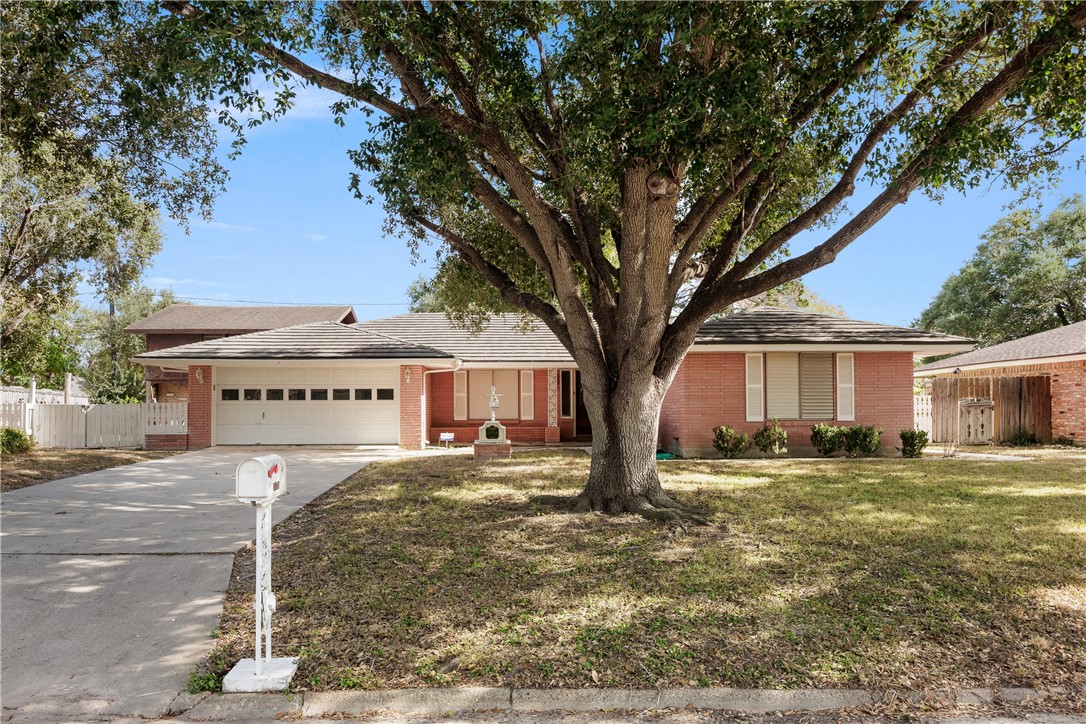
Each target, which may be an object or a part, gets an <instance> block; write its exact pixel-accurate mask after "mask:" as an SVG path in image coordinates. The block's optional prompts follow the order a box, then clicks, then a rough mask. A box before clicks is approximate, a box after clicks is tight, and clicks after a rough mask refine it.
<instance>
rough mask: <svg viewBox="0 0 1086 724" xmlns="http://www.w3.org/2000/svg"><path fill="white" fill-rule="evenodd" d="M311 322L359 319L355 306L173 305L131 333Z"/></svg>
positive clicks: (225, 330)
mask: <svg viewBox="0 0 1086 724" xmlns="http://www.w3.org/2000/svg"><path fill="white" fill-rule="evenodd" d="M310 322H342V323H343V324H352V323H354V322H355V314H354V309H353V308H352V307H351V306H349V305H343V306H289V307H285V306H278V307H231V306H211V305H204V304H200V305H197V304H171V305H170V306H168V307H166V308H165V309H160V310H159V311H157V312H155V313H154V314H152V315H151V316H149V317H145V318H144V319H141V320H140V321H138V322H136V323H135V324H131V325H129V326H128V327H126V328H125V330H124V331H126V332H128V333H130V334H153V333H164V334H182V333H188V334H244V333H246V332H260V331H263V330H268V329H279V328H282V327H292V326H295V325H298V324H308V323H310Z"/></svg>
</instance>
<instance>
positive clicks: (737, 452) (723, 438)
mask: <svg viewBox="0 0 1086 724" xmlns="http://www.w3.org/2000/svg"><path fill="white" fill-rule="evenodd" d="M713 447H715V448H716V450H717V452H719V453H720V454H721V455H722V456H723V457H726V458H738V457H742V455H743V453H745V452H746V451H747V450H749V449H750V435H748V434H747V433H745V432H736V431H735V430H734V429H733V428H731V427H728V426H727V425H721V426H720V427H714V428H713Z"/></svg>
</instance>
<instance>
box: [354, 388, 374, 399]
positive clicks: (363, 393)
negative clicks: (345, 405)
mask: <svg viewBox="0 0 1086 724" xmlns="http://www.w3.org/2000/svg"><path fill="white" fill-rule="evenodd" d="M354 399H356V400H372V399H373V390H372V389H371V388H369V387H365V388H359V389H356V390H355V391H354Z"/></svg>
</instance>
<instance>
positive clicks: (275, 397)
mask: <svg viewBox="0 0 1086 724" xmlns="http://www.w3.org/2000/svg"><path fill="white" fill-rule="evenodd" d="M265 397H266V399H267V400H268V402H282V401H283V390H282V389H278V390H266V391H265Z"/></svg>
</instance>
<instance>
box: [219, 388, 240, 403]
mask: <svg viewBox="0 0 1086 724" xmlns="http://www.w3.org/2000/svg"><path fill="white" fill-rule="evenodd" d="M222 398H223V400H227V401H229V400H240V399H241V394H240V392H239V391H238V390H223V391H222Z"/></svg>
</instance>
